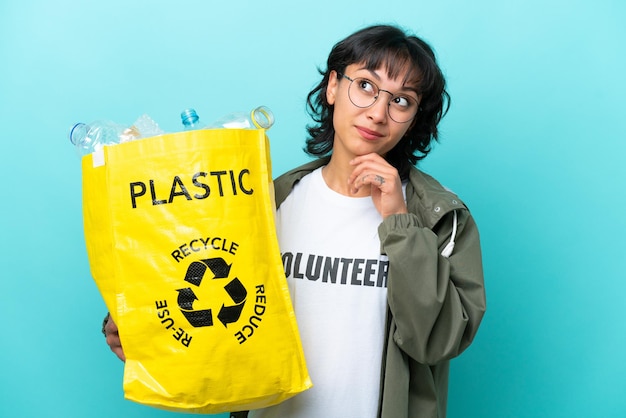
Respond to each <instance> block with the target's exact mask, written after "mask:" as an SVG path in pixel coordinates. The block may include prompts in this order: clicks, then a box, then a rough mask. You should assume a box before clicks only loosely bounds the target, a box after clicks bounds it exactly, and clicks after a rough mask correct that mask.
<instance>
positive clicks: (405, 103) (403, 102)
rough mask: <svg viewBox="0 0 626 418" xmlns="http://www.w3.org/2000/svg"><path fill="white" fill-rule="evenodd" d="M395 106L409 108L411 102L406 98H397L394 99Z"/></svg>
mask: <svg viewBox="0 0 626 418" xmlns="http://www.w3.org/2000/svg"><path fill="white" fill-rule="evenodd" d="M393 104H394V105H395V106H398V107H409V106H410V105H411V100H410V99H408V98H406V97H402V96H396V97H394V98H393Z"/></svg>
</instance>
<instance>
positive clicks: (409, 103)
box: [348, 78, 418, 123]
mask: <svg viewBox="0 0 626 418" xmlns="http://www.w3.org/2000/svg"><path fill="white" fill-rule="evenodd" d="M384 91H385V92H387V91H386V90H384ZM387 93H389V92H387ZM379 95H380V89H379V88H378V86H377V85H376V84H374V83H373V82H372V81H370V80H368V79H366V78H355V79H354V80H352V81H351V82H350V87H349V88H348V97H349V98H350V101H351V102H352V103H353V104H354V105H355V106H357V107H362V108H364V107H370V106H372V105H373V104H374V102H376V100H377V99H378V96H379ZM387 108H388V111H389V117H390V118H391V119H393V120H394V121H396V122H398V123H404V122H408V121H410V120H411V119H413V117H414V116H415V114H416V113H417V108H418V104H417V100H415V98H413V97H411V96H409V95H394V96H393V97H391V100H390V101H389V106H388V107H387Z"/></svg>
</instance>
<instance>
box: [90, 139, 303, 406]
mask: <svg viewBox="0 0 626 418" xmlns="http://www.w3.org/2000/svg"><path fill="white" fill-rule="evenodd" d="M82 168H83V212H84V227H85V239H86V244H87V252H88V256H89V262H90V267H91V272H92V275H93V277H94V280H95V282H96V284H97V286H98V289H99V290H100V292H101V294H102V297H103V298H104V301H105V303H106V305H107V307H108V308H109V310H110V312H111V315H112V316H113V319H114V320H115V322H116V323H117V325H118V328H119V331H120V338H121V341H122V345H123V347H124V352H125V354H126V359H127V360H126V364H125V367H124V394H125V397H126V398H127V399H130V400H133V401H136V402H139V403H142V404H147V405H152V406H155V407H159V408H163V409H168V410H174V411H185V412H196V413H219V412H228V411H237V410H247V409H257V408H262V407H266V406H270V405H274V404H277V403H279V402H281V401H283V400H285V399H287V398H290V397H291V396H294V395H296V394H297V393H299V392H302V391H303V390H305V389H307V388H309V387H310V386H311V381H310V379H309V376H308V372H307V369H306V364H305V361H304V355H303V351H302V345H301V342H300V338H299V334H298V329H297V325H296V321H295V316H294V312H293V308H292V305H291V301H290V298H289V291H288V288H287V284H286V279H285V274H284V270H283V266H282V262H281V258H280V251H279V248H278V242H277V239H276V231H275V225H274V200H273V199H274V193H273V188H272V181H271V169H270V162H269V150H268V139H267V137H266V136H265V131H263V130H241V129H211V130H200V131H190V132H180V133H175V134H167V135H163V136H158V137H153V138H146V139H142V140H138V141H133V142H128V143H124V144H120V145H115V146H110V147H104V153H103V155H98V154H92V155H88V156H86V157H84V158H83V166H82Z"/></svg>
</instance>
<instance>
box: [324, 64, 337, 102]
mask: <svg viewBox="0 0 626 418" xmlns="http://www.w3.org/2000/svg"><path fill="white" fill-rule="evenodd" d="M337 86H338V80H337V71H335V70H332V71H331V72H330V74H329V75H328V86H326V102H328V104H329V105H331V106H332V105H334V104H335V97H337Z"/></svg>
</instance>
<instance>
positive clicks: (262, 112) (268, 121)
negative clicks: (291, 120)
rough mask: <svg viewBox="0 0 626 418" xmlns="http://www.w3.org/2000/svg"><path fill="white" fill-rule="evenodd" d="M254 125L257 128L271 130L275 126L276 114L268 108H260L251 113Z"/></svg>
mask: <svg viewBox="0 0 626 418" xmlns="http://www.w3.org/2000/svg"><path fill="white" fill-rule="evenodd" d="M250 116H251V119H252V123H254V126H256V127H257V128H262V129H269V128H271V127H272V125H273V124H274V114H273V113H272V111H271V110H270V109H269V108H268V107H267V106H259V107H257V108H255V109H253V110H252V112H250Z"/></svg>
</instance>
